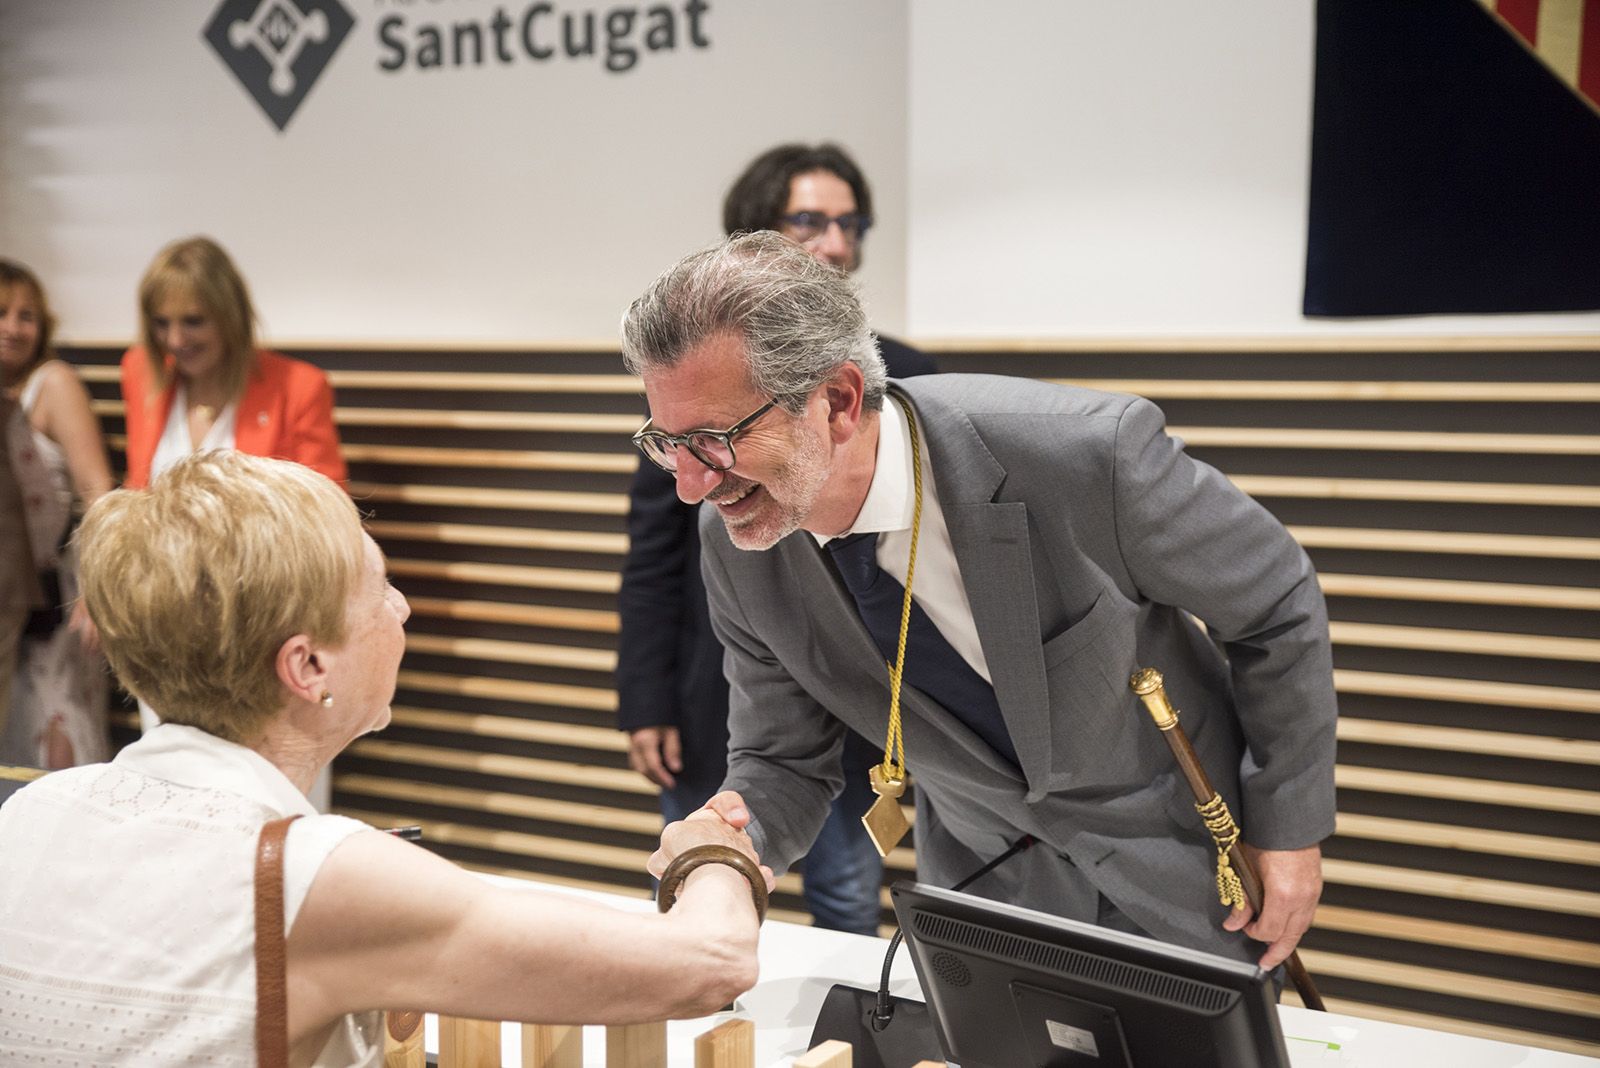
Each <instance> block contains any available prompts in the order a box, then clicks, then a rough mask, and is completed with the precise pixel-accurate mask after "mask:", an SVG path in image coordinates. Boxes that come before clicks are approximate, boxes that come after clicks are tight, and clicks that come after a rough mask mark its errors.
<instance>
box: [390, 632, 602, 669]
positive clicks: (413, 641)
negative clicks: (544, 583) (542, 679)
mask: <svg viewBox="0 0 1600 1068" xmlns="http://www.w3.org/2000/svg"><path fill="white" fill-rule="evenodd" d="M406 650H407V651H408V652H417V653H432V654H434V655H438V656H458V657H461V658H462V659H465V660H492V661H495V662H496V663H501V664H537V665H540V666H544V667H561V668H572V669H574V670H577V671H604V672H606V673H608V674H609V673H610V672H613V671H615V670H616V667H617V654H616V653H613V652H611V651H610V650H608V649H585V648H582V647H581V646H572V645H546V644H543V643H540V642H507V641H499V640H493V639H488V638H451V637H445V636H443V635H438V634H417V633H410V634H407V635H406Z"/></svg>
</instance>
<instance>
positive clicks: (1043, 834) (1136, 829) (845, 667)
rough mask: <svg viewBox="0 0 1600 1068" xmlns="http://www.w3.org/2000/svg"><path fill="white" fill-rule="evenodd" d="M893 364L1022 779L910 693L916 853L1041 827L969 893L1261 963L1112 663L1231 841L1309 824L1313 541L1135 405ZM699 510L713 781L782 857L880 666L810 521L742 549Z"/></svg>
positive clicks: (816, 803) (869, 718)
mask: <svg viewBox="0 0 1600 1068" xmlns="http://www.w3.org/2000/svg"><path fill="white" fill-rule="evenodd" d="M892 388H893V389H894V390H895V391H896V392H898V393H899V394H900V395H902V396H904V397H905V398H907V399H908V400H909V401H910V402H911V404H912V407H913V409H914V410H915V412H916V414H917V418H918V421H919V423H920V425H921V427H922V440H923V442H924V448H926V449H928V450H929V453H930V458H931V464H932V469H933V473H934V480H935V484H936V486H937V488H938V493H939V498H940V502H941V505H942V508H943V512H944V516H945V520H946V523H947V524H948V526H949V530H950V537H951V540H952V542H953V544H954V547H955V553H956V558H957V560H958V562H959V564H960V568H961V578H962V582H963V584H964V586H965V588H966V591H967V595H968V597H969V598H970V601H971V604H972V612H973V617H974V621H975V622H976V624H977V629H978V634H979V636H980V640H981V642H982V644H983V651H984V656H985V657H986V659H987V660H988V663H989V668H990V671H991V674H992V676H993V678H994V685H995V693H996V697H997V698H998V701H999V704H1000V710H1001V714H1002V716H1003V717H1004V719H1005V722H1006V727H1007V728H1008V730H1009V731H1010V734H1011V738H1012V740H1013V742H1014V743H1015V745H1016V749H1017V752H1018V754H1019V755H1020V759H1021V761H1022V767H1021V775H1020V776H1019V775H1018V773H1017V770H1016V769H1015V768H1013V767H1012V766H1011V765H1010V764H1009V763H1008V762H1007V761H1005V760H1004V759H1002V758H1001V757H999V756H997V755H996V754H995V753H994V751H993V750H991V749H990V748H989V747H988V746H987V745H985V744H984V743H983V742H981V741H979V740H978V738H977V737H976V736H975V735H974V734H973V733H972V732H971V731H970V730H969V729H968V728H967V727H965V726H964V725H963V724H961V723H960V722H959V721H958V720H957V719H956V718H955V717H954V716H952V715H951V714H950V713H949V712H947V711H946V710H945V709H944V708H942V707H940V706H939V705H938V704H937V703H935V702H934V701H932V700H930V699H929V698H927V697H926V696H925V695H923V694H922V693H920V692H918V691H915V690H913V689H912V688H911V687H907V688H906V689H905V692H904V693H903V694H902V696H901V712H902V717H903V723H904V730H905V745H906V754H907V762H908V765H909V768H910V770H911V774H912V777H913V779H914V781H915V783H916V786H917V791H918V795H919V804H918V813H917V816H918V818H917V828H916V835H917V837H916V844H917V857H918V875H919V877H920V878H922V879H923V880H925V881H928V882H932V883H936V884H945V885H948V884H949V883H951V882H953V881H955V880H957V879H960V878H962V877H963V876H965V875H967V874H968V873H970V872H971V871H972V870H974V869H976V868H977V867H978V866H980V865H981V864H982V863H983V862H985V861H986V860H988V859H990V858H992V857H993V856H995V855H996V854H998V853H1000V852H1001V851H1002V850H1003V849H1004V848H1005V846H1006V844H1007V843H1008V842H1009V841H1011V840H1013V839H1015V838H1016V837H1017V836H1018V835H1019V834H1022V833H1027V834H1031V835H1034V836H1035V837H1036V838H1038V839H1039V840H1040V843H1041V845H1040V846H1037V847H1035V848H1034V849H1032V850H1030V851H1029V852H1026V853H1023V854H1022V855H1020V856H1019V857H1017V858H1015V859H1013V860H1011V861H1009V862H1007V863H1006V864H1005V865H1002V866H1001V867H1000V868H999V869H997V870H996V871H995V872H994V873H993V874H992V875H989V876H986V877H985V878H984V879H983V880H982V881H980V882H979V883H978V884H976V885H975V886H974V887H973V892H975V893H982V894H985V895H987V896H990V897H993V898H996V899H1000V900H1006V901H1011V902H1014V903H1016V904H1020V905H1025V906H1028V907H1032V908H1038V909H1043V910H1045V911H1051V912H1055V913H1058V914H1061V915H1066V916H1071V917H1074V918H1077V919H1083V920H1088V921H1091V922H1092V921H1093V920H1094V919H1095V918H1096V913H1097V908H1098V905H1099V897H1100V895H1101V894H1103V895H1104V896H1105V897H1106V898H1107V899H1109V900H1110V901H1111V902H1112V903H1113V904H1115V905H1116V906H1117V907H1118V908H1120V909H1121V910H1122V911H1123V912H1124V913H1125V914H1126V915H1127V916H1128V917H1130V918H1131V919H1132V920H1133V921H1134V922H1136V923H1137V924H1139V925H1140V926H1141V927H1143V928H1144V929H1145V930H1146V931H1148V932H1150V933H1151V934H1152V935H1154V936H1156V937H1158V938H1162V939H1165V940H1168V941H1172V942H1177V943H1180V944H1186V945H1190V946H1194V947H1196V948H1200V949H1208V950H1210V951H1212V952H1219V953H1224V954H1227V955H1229V956H1234V957H1237V958H1240V959H1252V960H1253V959H1254V958H1255V956H1257V955H1259V951H1260V950H1259V947H1258V946H1256V945H1255V944H1254V943H1251V942H1249V941H1248V940H1247V939H1245V938H1244V936H1242V935H1234V934H1229V933H1228V932H1225V931H1223V930H1222V929H1221V927H1220V926H1219V924H1220V922H1221V920H1222V918H1223V917H1224V915H1225V914H1226V913H1225V910H1224V909H1223V908H1222V906H1220V905H1219V904H1218V901H1217V895H1216V889H1215V856H1216V853H1215V849H1214V848H1213V847H1212V845H1211V842H1210V838H1209V836H1208V834H1207V832H1206V831H1205V829H1204V826H1203V825H1202V824H1201V822H1200V819H1199V817H1198V816H1197V815H1196V814H1195V811H1194V808H1193V802H1192V797H1191V795H1190V794H1189V791H1188V787H1187V785H1186V784H1185V782H1184V781H1183V778H1182V776H1181V774H1180V773H1179V772H1178V770H1177V767H1176V765H1175V763H1174V761H1173V758H1172V756H1171V754H1170V753H1169V752H1168V750H1167V747H1166V743H1165V740H1164V739H1163V738H1162V737H1161V736H1160V733H1159V732H1158V731H1157V730H1156V729H1155V727H1154V726H1153V724H1152V723H1151V722H1150V719H1149V717H1148V715H1147V714H1146V713H1145V712H1144V710H1143V708H1142V707H1141V706H1140V705H1139V703H1138V700H1137V698H1136V697H1135V696H1134V695H1133V694H1132V693H1131V692H1130V691H1129V689H1128V676H1129V675H1130V674H1132V672H1133V671H1134V670H1135V669H1136V668H1138V667H1156V668H1159V669H1160V670H1161V671H1162V672H1163V673H1164V674H1165V676H1166V679H1167V687H1168V692H1169V693H1170V694H1171V695H1172V698H1173V700H1174V702H1175V703H1176V704H1177V705H1178V707H1179V708H1180V710H1181V711H1182V713H1183V718H1182V722H1183V724H1184V727H1185V728H1186V729H1187V731H1188V733H1189V736H1190V738H1191V739H1192V740H1193V742H1194V744H1195V748H1196V749H1197V750H1198V751H1199V754H1200V756H1201V759H1202V760H1203V762H1204V763H1205V765H1206V767H1207V769H1208V771H1209V773H1210V775H1211V778H1212V780H1213V782H1214V783H1215V784H1216V786H1217V788H1218V789H1219V790H1220V791H1221V792H1222V793H1223V795H1224V797H1225V798H1226V799H1227V801H1228V804H1229V806H1230V807H1231V809H1232V810H1233V813H1234V815H1235V817H1236V818H1237V819H1238V820H1239V822H1240V824H1241V826H1243V828H1244V831H1245V838H1246V840H1247V841H1249V842H1250V843H1252V844H1254V845H1257V846H1260V847H1262V848H1266V849H1291V848H1299V847H1303V846H1309V845H1312V844H1314V843H1316V842H1319V841H1321V840H1322V839H1323V838H1325V837H1326V836H1328V835H1329V834H1331V833H1332V832H1333V824H1334V790H1333V757H1334V719H1335V715H1336V712H1335V704H1334V693H1333V682H1332V663H1331V657H1330V652H1329V646H1328V633H1327V617H1326V612H1325V609H1324V605H1323V601H1322V594H1321V591H1320V590H1319V588H1318V586H1317V582H1316V576H1315V575H1314V573H1313V572H1312V568H1311V564H1310V561H1309V560H1307V559H1306V556H1305V554H1304V552H1302V551H1301V549H1300V547H1299V546H1298V545H1297V544H1296V543H1295V542H1294V540H1293V539H1292V538H1291V537H1290V536H1289V534H1288V533H1287V532H1286V531H1285V530H1284V529H1283V527H1282V526H1281V525H1280V524H1279V523H1278V522H1277V521H1276V520H1275V519H1273V518H1272V517H1271V516H1270V515H1269V514H1268V513H1267V512H1266V510H1265V509H1263V508H1261V507H1260V506H1259V505H1258V504H1256V503H1255V502H1254V501H1252V500H1251V499H1250V498H1249V497H1247V496H1246V495H1244V494H1243V493H1241V492H1239V491H1238V490H1237V489H1235V488H1234V487H1233V486H1232V484H1230V483H1229V482H1228V481H1227V479H1225V478H1224V477H1223V476H1222V475H1221V474H1220V473H1219V472H1217V471H1216V470H1214V469H1213V468H1211V467H1208V466H1206V465H1205V464H1201V463H1198V462H1196V461H1194V460H1191V459H1190V458H1189V457H1188V456H1187V455H1186V454H1185V453H1184V451H1183V449H1182V446H1181V444H1180V443H1179V442H1177V441H1175V440H1174V439H1172V438H1170V437H1168V436H1167V434H1166V432H1165V429H1164V422H1163V419H1162V416H1161V413H1160V410H1159V409H1157V408H1156V407H1155V406H1154V405H1152V404H1151V403H1149V402H1148V401H1144V400H1140V399H1137V398H1134V397H1127V396H1119V395H1113V394H1105V393H1096V392H1093V391H1090V390H1084V389H1076V388H1070V387H1057V386H1049V385H1044V384H1041V383H1038V382H1032V381H1029V380H1025V379H1015V378H1001V377H991V376H987V375H937V376H931V377H928V378H919V379H914V380H910V381H905V382H895V383H893V385H892ZM704 512H705V513H706V514H705V515H704V516H703V517H702V519H703V522H702V526H701V536H702V539H703V543H704V548H703V570H704V573H705V580H706V587H707V590H708V591H709V594H710V602H711V614H712V620H713V623H714V624H715V626H716V629H717V632H718V636H719V637H720V638H721V639H722V642H723V644H724V645H725V646H726V647H727V658H726V671H727V675H728V679H729V682H730V685H731V688H732V696H731V702H732V713H731V719H730V740H729V773H728V779H727V781H726V783H725V788H727V789H733V790H738V791H739V792H740V793H741V794H743V795H744V798H745V800H746V801H747V802H748V804H749V807H750V811H751V813H752V815H753V817H754V819H755V823H754V824H753V836H754V838H755V841H756V845H757V848H758V849H759V850H760V852H761V855H762V859H763V860H764V861H765V862H767V863H769V864H771V865H772V866H773V867H774V868H775V869H776V870H779V871H781V870H783V869H784V868H786V867H787V866H788V865H789V864H790V863H792V862H793V860H794V859H795V858H796V857H798V856H800V855H801V854H802V853H803V852H804V851H805V849H806V847H807V846H808V845H809V844H810V842H811V840H812V838H813V837H814V836H815V835H816V833H817V830H818V828H819V827H820V826H821V824H822V821H823V818H824V817H825V816H826V814H827V808H828V801H829V799H830V798H831V797H832V796H833V794H834V793H836V792H837V790H838V788H839V782H840V779H839V768H838V755H839V748H840V742H841V739H842V735H843V731H844V728H845V726H846V725H848V726H850V727H853V728H855V729H856V730H857V731H859V732H860V733H862V734H864V735H866V736H867V737H869V738H881V737H883V735H884V731H885V727H886V724H887V719H888V707H889V696H888V675H887V671H886V670H885V667H884V663H883V659H882V657H881V656H880V655H879V653H878V651H877V649H876V648H875V647H874V646H873V644H872V640H871V638H870V637H869V636H868V634H867V631H866V628H865V627H864V626H863V625H862V623H861V621H860V618H859V617H858V615H857V614H856V610H855V607H854V604H853V602H852V601H851V600H850V597H849V594H848V592H846V591H845V589H844V587H843V585H842V584H841V583H840V582H839V580H838V578H837V577H836V574H835V572H834V571H833V569H832V567H831V565H830V563H829V561H828V560H827V559H826V558H825V553H824V552H823V551H822V550H819V549H818V548H817V546H816V543H815V541H814V540H813V539H812V538H811V536H810V535H808V534H806V533H804V532H800V533H797V534H795V535H792V536H790V537H788V538H785V539H784V540H783V541H782V542H780V543H779V544H778V545H776V546H775V547H773V549H771V550H770V551H767V552H743V551H740V550H738V549H735V548H734V547H733V546H732V544H731V543H730V542H729V540H728V537H727V534H726V531H725V529H724V528H723V525H722V522H721V520H720V519H719V518H718V517H717V516H716V515H715V514H713V513H712V512H711V510H710V509H705V510H704ZM1190 613H1192V615H1193V616H1194V617H1195V618H1198V619H1200V620H1203V621H1204V623H1205V626H1206V628H1207V629H1208V630H1209V633H1210V637H1209V638H1208V637H1207V634H1206V633H1205V632H1203V631H1202V630H1201V629H1200V628H1199V627H1198V626H1196V625H1195V623H1194V621H1193V619H1191V618H1190V615H1189V614H1190ZM1212 639H1215V642H1214V641H1213V640H1212ZM1218 643H1220V644H1221V646H1222V647H1223V649H1225V650H1226V657H1224V656H1223V655H1222V653H1221V652H1219V649H1218ZM924 802H926V803H924Z"/></svg>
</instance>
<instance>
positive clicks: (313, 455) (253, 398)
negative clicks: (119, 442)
mask: <svg viewBox="0 0 1600 1068" xmlns="http://www.w3.org/2000/svg"><path fill="white" fill-rule="evenodd" d="M150 382H151V374H150V360H149V358H148V357H147V356H146V355H145V351H144V349H143V348H142V347H140V346H138V345H135V346H134V347H133V348H131V349H129V350H128V351H127V352H126V353H124V354H123V356H122V403H123V406H124V408H125V410H126V412H127V429H128V450H127V455H128V477H127V480H126V481H125V482H124V483H123V485H125V486H128V487H129V488H134V489H137V488H142V487H143V486H145V485H148V484H149V482H150V461H151V460H152V459H154V457H155V454H156V443H157V442H159V441H160V440H161V432H162V431H163V430H164V429H166V425H167V417H168V416H169V415H170V414H171V412H172V401H173V397H174V396H175V395H176V393H177V382H176V380H174V381H172V382H169V383H168V384H167V388H166V389H164V390H162V391H161V392H160V393H155V394H152V393H151V392H150ZM233 439H234V440H233V444H234V448H236V449H238V450H239V451H240V452H247V453H249V454H251V455H252V456H270V457H273V458H275V459H280V460H294V461H295V462H297V463H302V464H305V465H306V466H307V467H309V468H312V469H313V470H316V471H320V472H321V473H322V474H324V475H327V476H328V477H329V478H331V479H333V480H334V481H335V482H338V483H340V484H341V485H342V484H343V483H344V482H345V481H346V480H347V479H348V478H349V473H348V472H347V471H346V470H345V465H344V457H343V456H341V455H340V454H339V431H338V430H337V429H336V428H335V427H334V425H333V387H332V386H331V385H329V384H328V376H327V375H326V374H324V373H323V371H322V369H321V368H320V367H315V366H313V365H311V364H309V363H306V362H305V361H304V360H292V359H290V358H289V357H287V356H283V355H280V354H278V353H276V352H268V351H267V350H265V349H257V350H256V367H255V370H254V371H252V372H251V373H250V381H249V382H248V383H246V385H245V388H244V396H242V397H240V398H239V408H238V416H237V418H236V419H235V421H234V433H233Z"/></svg>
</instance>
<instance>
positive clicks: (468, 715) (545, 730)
mask: <svg viewBox="0 0 1600 1068" xmlns="http://www.w3.org/2000/svg"><path fill="white" fill-rule="evenodd" d="M391 712H392V714H393V717H394V722H395V723H396V724H398V725H400V726H405V727H422V728H424V729H426V730H436V731H457V732H459V733H462V734H471V735H475V736H477V737H480V738H514V739H516V740H518V741H524V742H536V743H540V744H544V745H562V746H569V747H571V748H573V749H596V750H600V751H601V752H606V753H626V752H627V751H628V736H627V735H626V734H623V733H622V732H621V731H619V730H615V729H613V728H611V727H586V726H584V725H583V724H581V723H561V722H558V721H554V720H544V719H527V718H523V717H520V716H491V715H482V714H479V713H474V712H450V711H445V710H443V709H437V708H416V707H414V706H411V705H395V706H394V708H393V709H391Z"/></svg>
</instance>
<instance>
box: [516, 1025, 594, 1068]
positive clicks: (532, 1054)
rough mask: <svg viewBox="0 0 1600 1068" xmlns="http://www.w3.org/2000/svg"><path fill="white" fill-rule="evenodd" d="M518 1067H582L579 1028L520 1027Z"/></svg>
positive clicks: (557, 1026)
mask: <svg viewBox="0 0 1600 1068" xmlns="http://www.w3.org/2000/svg"><path fill="white" fill-rule="evenodd" d="M522 1068H583V1028H582V1027H569V1026H564V1025H561V1024H523V1025H522Z"/></svg>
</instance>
